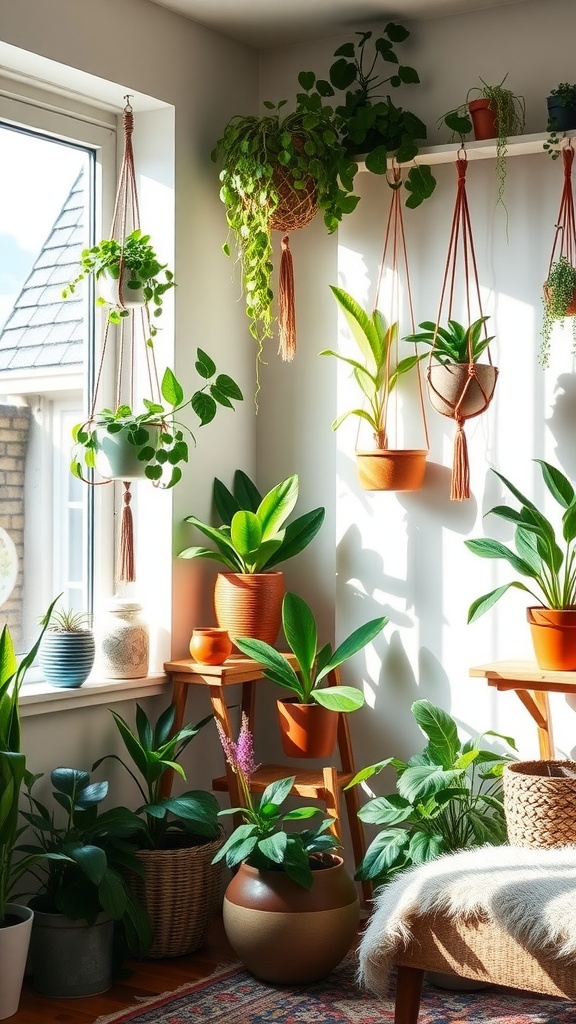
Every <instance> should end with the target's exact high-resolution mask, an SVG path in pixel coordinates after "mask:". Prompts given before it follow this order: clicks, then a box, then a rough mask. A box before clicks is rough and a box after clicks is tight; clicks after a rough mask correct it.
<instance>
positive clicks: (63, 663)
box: [39, 629, 95, 688]
mask: <svg viewBox="0 0 576 1024" xmlns="http://www.w3.org/2000/svg"><path fill="white" fill-rule="evenodd" d="M94 654H95V645H94V634H93V633H92V630H91V629H80V630H77V631H75V632H73V633H56V632H50V631H47V632H46V633H45V634H44V636H43V638H42V643H41V645H40V654H39V659H40V668H41V669H42V671H43V673H44V676H45V678H46V681H47V682H48V683H50V685H51V686H62V687H68V688H73V687H75V686H82V683H84V682H85V681H86V679H87V678H88V676H89V675H90V672H91V671H92V666H93V664H94Z"/></svg>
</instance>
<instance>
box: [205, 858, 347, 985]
mask: <svg viewBox="0 0 576 1024" xmlns="http://www.w3.org/2000/svg"><path fill="white" fill-rule="evenodd" d="M320 863H323V864H324V865H327V866H323V867H320V868H318V869H317V870H313V871H312V888H311V889H310V890H308V889H305V888H304V887H303V886H302V885H298V884H297V882H294V881H293V880H292V879H291V878H290V877H289V876H288V875H287V874H286V872H285V871H282V870H280V869H279V870H278V871H260V870H258V869H257V868H253V867H251V866H250V865H248V864H241V865H240V867H239V869H238V871H237V872H236V874H235V875H234V877H233V878H232V881H231V882H230V883H229V885H228V888H227V889H226V893H225V895H224V906H223V920H224V929H225V931H226V935H227V937H228V940H229V942H230V944H231V946H232V948H233V950H234V952H235V953H236V955H237V956H238V957H239V958H240V960H241V961H242V963H243V964H244V965H245V966H246V967H247V968H248V970H249V971H251V972H252V974H254V975H256V977H257V978H261V979H262V980H263V981H268V982H271V983H272V984H275V985H304V984H307V983H308V982H311V981H319V980H320V978H325V977H326V975H328V974H329V973H330V971H332V970H333V969H334V968H335V967H336V966H337V965H338V964H339V963H340V961H341V960H343V958H344V957H345V956H346V954H347V952H348V951H349V949H350V948H351V946H352V944H353V942H354V940H355V937H356V932H357V928H358V923H359V920H360V906H359V902H358V894H357V892H356V886H355V885H354V882H353V880H352V878H351V877H350V875H349V874H348V872H347V871H346V869H345V868H344V862H343V860H342V858H341V857H338V856H336V855H335V854H324V856H323V859H322V861H321V862H320Z"/></svg>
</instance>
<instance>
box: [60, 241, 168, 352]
mask: <svg viewBox="0 0 576 1024" xmlns="http://www.w3.org/2000/svg"><path fill="white" fill-rule="evenodd" d="M80 266H81V270H80V273H79V274H78V275H77V276H76V277H75V278H74V280H73V281H71V282H70V284H68V285H67V287H66V288H65V289H64V290H63V292H62V298H63V299H66V298H68V296H69V295H73V294H74V292H75V290H76V285H77V284H79V283H80V282H81V281H83V280H84V279H85V278H86V277H90V276H93V277H94V279H95V280H98V279H99V278H101V277H102V276H103V275H104V274H108V275H109V276H110V277H111V278H113V279H114V280H115V281H118V280H119V279H120V277H121V275H123V276H124V278H125V287H126V288H127V289H128V292H130V291H132V292H134V293H136V292H137V291H139V290H140V289H142V292H143V297H144V300H145V302H146V303H150V305H151V306H152V307H153V315H154V317H155V318H157V317H159V316H161V315H162V305H163V300H164V295H165V294H166V292H167V291H169V290H170V289H171V288H174V287H175V281H174V274H173V273H172V271H171V270H168V265H167V264H166V263H161V262H160V260H159V259H158V256H157V254H156V251H155V249H154V247H153V246H152V245H151V243H150V235H144V234H143V233H142V230H141V229H140V228H136V229H135V230H134V231H131V232H130V234H128V235H126V238H125V239H124V243H123V244H122V243H120V242H118V241H117V240H116V239H115V238H104V239H102V241H100V242H98V244H97V245H94V246H92V247H91V248H90V249H83V250H82V253H81V255H80ZM96 301H97V302H98V304H99V305H102V306H104V305H109V306H110V305H111V303H109V302H108V301H107V300H106V299H105V298H102V297H101V296H100V297H99V298H98V299H97V300H96ZM129 315H130V310H129V309H125V308H124V307H123V306H121V305H115V306H113V307H112V308H111V309H110V310H109V313H108V320H109V321H110V323H113V324H118V323H120V321H121V319H122V317H126V316H129ZM156 333H157V328H156V327H155V326H154V325H153V324H152V325H151V326H150V336H151V337H154V336H155V334H156Z"/></svg>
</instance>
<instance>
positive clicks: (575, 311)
mask: <svg viewBox="0 0 576 1024" xmlns="http://www.w3.org/2000/svg"><path fill="white" fill-rule="evenodd" d="M542 290H543V292H544V300H545V302H546V304H547V305H548V304H549V303H550V300H551V298H552V292H553V290H554V289H553V288H549V287H548V285H547V284H545V285H544V286H543V289H542ZM566 316H576V288H575V289H574V291H573V292H572V301H571V302H569V303H568V305H567V306H566Z"/></svg>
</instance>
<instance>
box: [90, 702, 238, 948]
mask: <svg viewBox="0 0 576 1024" xmlns="http://www.w3.org/2000/svg"><path fill="white" fill-rule="evenodd" d="M111 713H112V716H113V718H114V721H115V723H116V726H117V728H118V731H119V733H120V736H121V737H122V742H123V743H124V746H125V748H126V751H127V754H128V758H129V760H127V761H125V760H123V759H122V758H120V757H117V756H116V755H115V754H106V755H105V756H104V757H100V758H99V759H98V760H97V761H96V762H95V763H94V765H93V770H96V769H97V768H98V767H99V766H100V765H101V764H102V763H103V762H104V761H106V760H109V759H111V758H112V759H113V760H116V761H119V762H120V764H121V765H122V766H123V767H124V768H125V770H126V771H127V772H128V774H129V775H130V776H131V777H132V779H133V780H134V782H135V784H136V787H137V789H138V793H139V796H140V798H141V801H142V802H141V804H140V805H139V806H138V807H137V808H136V811H135V812H134V818H133V828H132V831H131V834H130V841H131V842H132V843H134V844H135V845H136V854H135V856H136V860H137V862H138V864H139V870H138V871H137V872H132V873H131V874H130V875H129V885H130V889H131V891H132V892H133V894H134V896H135V897H136V898H137V899H138V900H139V901H140V902H141V903H142V904H143V906H144V907H145V908H146V910H147V912H148V914H149V915H150V918H151V921H152V930H153V941H152V945H151V946H150V948H149V950H148V951H147V954H146V955H148V956H150V957H172V956H183V955H184V954H186V953H191V952H193V951H194V950H195V949H198V948H199V946H201V945H202V944H203V942H204V941H205V938H206V933H207V931H208V927H209V925H210V922H211V921H212V918H213V917H214V914H215V913H216V911H217V910H218V908H219V906H220V885H221V879H222V869H221V867H218V866H217V867H212V866H211V863H212V858H213V857H214V855H215V854H216V852H217V850H218V849H219V848H220V847H221V846H222V843H223V842H224V830H223V829H222V827H221V826H220V825H219V823H218V819H217V815H218V810H219V805H218V802H217V800H216V797H215V796H214V795H213V794H212V793H208V792H205V791H204V790H188V791H186V792H185V793H180V794H178V795H177V796H164V795H163V793H164V783H165V781H166V779H167V777H168V775H169V773H172V772H176V773H177V774H178V775H179V776H180V778H181V779H182V780H183V781H186V774H185V772H184V769H183V767H182V765H181V763H180V758H181V756H182V754H183V752H184V750H186V748H187V746H188V744H189V743H190V742H191V741H192V740H193V739H194V737H195V736H196V735H197V734H198V732H199V731H200V730H201V729H202V728H204V726H205V725H207V724H208V722H210V721H211V720H212V715H208V716H207V717H206V718H204V719H202V721H200V722H198V723H197V724H196V725H192V724H188V725H183V726H182V727H181V728H180V729H177V730H176V731H174V729H173V726H174V719H175V714H176V709H175V707H174V706H173V705H172V704H170V705H169V706H168V707H167V708H166V709H165V710H164V711H163V712H162V713H161V714H160V716H159V717H158V719H157V721H156V722H155V723H154V722H152V721H150V719H149V718H148V716H147V715H146V712H145V711H144V709H143V708H142V707H141V706H140V705H138V704H137V705H136V722H135V729H131V728H130V726H129V725H128V723H127V722H126V720H125V719H124V718H122V716H121V715H119V714H117V712H115V711H112V712H111Z"/></svg>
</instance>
